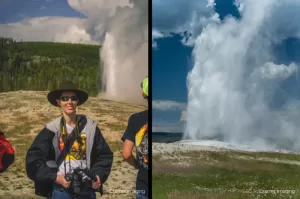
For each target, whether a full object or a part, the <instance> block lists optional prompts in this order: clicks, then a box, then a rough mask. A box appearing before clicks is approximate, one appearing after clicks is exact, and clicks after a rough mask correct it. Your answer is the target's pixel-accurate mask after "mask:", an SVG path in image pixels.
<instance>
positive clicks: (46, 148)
mask: <svg viewBox="0 0 300 199" xmlns="http://www.w3.org/2000/svg"><path fill="white" fill-rule="evenodd" d="M54 136H55V133H54V132H52V131H50V130H49V129H47V128H46V127H45V128H44V129H43V130H42V131H41V132H40V133H39V134H38V135H37V136H36V138H35V139H34V141H33V143H32V145H31V146H30V148H29V150H28V152H27V155H26V172H27V176H28V177H29V178H30V179H31V180H33V181H34V185H35V194H36V195H39V196H43V197H49V196H50V195H51V193H52V188H53V183H54V182H55V180H56V173H57V169H51V168H50V167H48V166H47V165H46V161H47V160H55V150H54V146H53V143H52V141H53V138H54ZM90 158H91V167H90V168H91V169H90V172H91V173H92V174H93V175H98V176H99V177H100V181H101V187H100V189H99V192H100V194H101V195H102V194H103V184H104V183H105V182H106V180H107V178H108V176H109V174H110V171H111V167H112V162H113V152H112V151H111V149H110V148H109V146H108V144H107V143H106V141H105V139H104V137H103V136H102V134H101V131H100V129H99V128H98V126H97V127H96V132H95V136H94V143H93V148H92V151H91V157H90Z"/></svg>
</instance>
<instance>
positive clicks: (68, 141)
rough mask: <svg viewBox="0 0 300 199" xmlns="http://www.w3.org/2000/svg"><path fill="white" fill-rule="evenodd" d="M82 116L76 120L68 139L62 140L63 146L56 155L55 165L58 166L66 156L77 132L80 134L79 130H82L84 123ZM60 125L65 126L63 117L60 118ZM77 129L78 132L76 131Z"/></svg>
mask: <svg viewBox="0 0 300 199" xmlns="http://www.w3.org/2000/svg"><path fill="white" fill-rule="evenodd" d="M83 118H84V117H81V118H80V119H79V120H78V121H77V124H76V127H75V128H74V129H73V131H72V132H71V134H70V136H69V137H68V139H66V142H64V148H63V150H62V151H61V152H60V154H59V156H58V158H57V160H56V164H57V166H60V165H61V163H62V162H63V161H64V159H65V158H66V157H67V154H68V153H69V151H70V149H71V148H72V145H73V143H74V142H75V140H76V138H77V136H78V134H80V132H81V131H82V130H83V127H84V126H85V124H86V122H84V120H83ZM62 125H64V126H65V122H64V121H63V118H62ZM77 131H79V132H77ZM63 136H64V135H63Z"/></svg>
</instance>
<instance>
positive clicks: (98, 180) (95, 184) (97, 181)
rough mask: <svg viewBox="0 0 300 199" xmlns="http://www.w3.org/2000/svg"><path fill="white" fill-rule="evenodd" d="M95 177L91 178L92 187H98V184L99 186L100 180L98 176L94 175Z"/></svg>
mask: <svg viewBox="0 0 300 199" xmlns="http://www.w3.org/2000/svg"><path fill="white" fill-rule="evenodd" d="M96 179H97V180H96V181H95V180H93V184H92V187H93V189H99V188H100V186H101V182H100V178H99V176H96Z"/></svg>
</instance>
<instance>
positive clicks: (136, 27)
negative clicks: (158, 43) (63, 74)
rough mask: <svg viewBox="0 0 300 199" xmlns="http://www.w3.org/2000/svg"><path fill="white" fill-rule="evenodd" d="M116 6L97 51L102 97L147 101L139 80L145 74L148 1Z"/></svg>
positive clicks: (146, 72) (137, 101) (136, 0)
mask: <svg viewBox="0 0 300 199" xmlns="http://www.w3.org/2000/svg"><path fill="white" fill-rule="evenodd" d="M132 2H133V6H132V7H130V6H126V7H122V8H121V7H117V9H116V13H115V15H114V16H113V17H111V18H110V19H109V23H108V26H107V32H106V35H105V39H104V44H103V46H102V48H101V51H100V56H101V60H102V64H101V65H102V67H103V68H102V73H103V76H102V80H103V81H102V83H103V85H104V88H103V89H104V90H103V91H104V96H105V97H107V98H110V99H114V100H125V101H130V102H134V103H138V104H147V102H146V101H145V100H144V99H143V98H142V96H141V93H142V90H141V87H140V85H141V82H142V80H143V79H144V77H145V76H147V75H148V0H134V1H132Z"/></svg>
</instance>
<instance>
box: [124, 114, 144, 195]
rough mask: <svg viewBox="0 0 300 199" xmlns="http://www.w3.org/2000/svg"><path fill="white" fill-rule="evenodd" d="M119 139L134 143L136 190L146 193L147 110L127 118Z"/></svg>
mask: <svg viewBox="0 0 300 199" xmlns="http://www.w3.org/2000/svg"><path fill="white" fill-rule="evenodd" d="M121 139H122V141H125V140H130V141H132V142H134V144H135V147H136V156H137V161H138V169H139V171H138V174H137V180H136V190H137V191H139V192H142V193H144V192H145V194H146V195H148V146H149V145H148V110H146V111H142V112H139V113H136V114H133V115H132V116H131V117H130V118H129V120H128V126H127V128H126V130H125V132H124V135H123V137H122V138H121Z"/></svg>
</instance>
